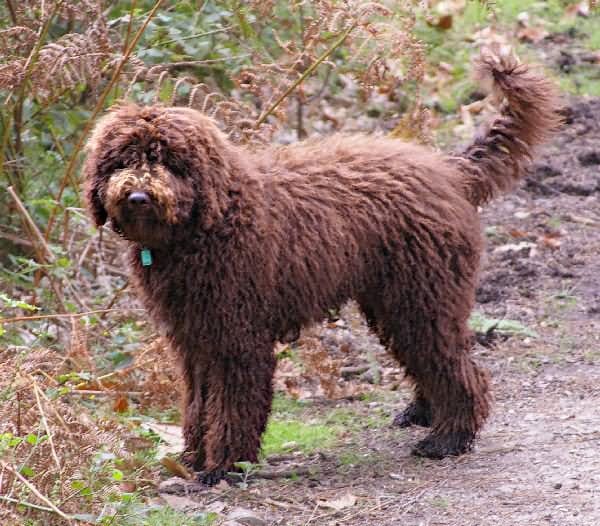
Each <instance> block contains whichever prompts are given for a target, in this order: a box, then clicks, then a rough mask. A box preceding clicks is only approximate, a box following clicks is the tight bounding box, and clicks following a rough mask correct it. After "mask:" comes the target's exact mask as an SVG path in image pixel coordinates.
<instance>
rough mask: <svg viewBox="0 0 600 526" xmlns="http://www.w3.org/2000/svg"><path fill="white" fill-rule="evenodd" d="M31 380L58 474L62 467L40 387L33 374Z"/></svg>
mask: <svg viewBox="0 0 600 526" xmlns="http://www.w3.org/2000/svg"><path fill="white" fill-rule="evenodd" d="M30 379H31V380H32V382H33V394H34V395H35V401H36V403H37V406H38V409H39V410H40V418H41V420H42V425H43V426H44V429H45V430H46V434H47V435H48V444H50V451H51V452H52V458H53V459H54V463H55V464H56V469H57V470H58V476H59V477H60V474H61V472H62V467H61V466H60V460H59V459H58V455H57V454H56V449H55V447H54V440H53V439H52V432H51V431H50V426H49V425H48V420H47V418H46V412H45V411H44V407H43V405H42V401H41V400H40V395H39V391H40V388H39V386H38V384H37V382H36V381H35V378H34V377H33V376H31V377H30Z"/></svg>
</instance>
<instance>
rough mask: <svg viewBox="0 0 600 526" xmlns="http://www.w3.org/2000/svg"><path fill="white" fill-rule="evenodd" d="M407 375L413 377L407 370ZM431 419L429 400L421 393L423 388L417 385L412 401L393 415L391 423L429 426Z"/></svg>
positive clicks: (406, 425) (403, 425) (401, 425)
mask: <svg viewBox="0 0 600 526" xmlns="http://www.w3.org/2000/svg"><path fill="white" fill-rule="evenodd" d="M407 376H409V377H411V378H414V376H413V375H411V374H410V373H408V372H407ZM432 419H433V412H432V410H431V402H430V401H429V400H428V399H427V397H426V396H425V393H423V390H422V389H421V388H420V387H419V386H418V385H417V386H416V387H415V395H414V398H413V399H412V401H411V402H410V403H409V404H408V405H407V406H406V408H405V409H404V411H401V412H400V413H398V414H397V415H396V416H395V417H394V422H393V425H395V426H398V427H410V426H422V427H430V426H431V423H432Z"/></svg>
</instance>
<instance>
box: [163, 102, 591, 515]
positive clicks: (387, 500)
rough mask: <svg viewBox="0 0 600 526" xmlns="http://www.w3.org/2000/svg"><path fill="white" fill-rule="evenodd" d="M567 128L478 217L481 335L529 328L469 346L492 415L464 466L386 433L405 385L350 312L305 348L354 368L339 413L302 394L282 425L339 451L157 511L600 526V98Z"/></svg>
mask: <svg viewBox="0 0 600 526" xmlns="http://www.w3.org/2000/svg"><path fill="white" fill-rule="evenodd" d="M567 120H568V125H567V127H566V128H565V129H564V131H563V132H562V133H561V134H560V136H559V137H557V139H556V140H555V141H554V143H553V144H552V145H551V146H549V147H547V148H546V149H545V150H544V151H543V152H542V154H541V155H540V157H539V158H538V160H537V161H536V163H535V166H534V169H533V170H532V173H531V175H530V176H529V177H528V178H527V180H526V182H525V184H524V185H522V187H521V188H520V189H519V190H517V191H516V192H514V193H512V194H511V195H508V196H506V197H504V198H501V199H498V200H496V201H495V202H494V203H492V204H490V205H489V206H487V207H486V208H485V210H484V211H483V212H482V223H483V226H484V229H485V234H486V238H487V251H486V255H485V258H484V265H483V271H482V276H481V283H480V287H479V289H478V293H477V301H478V304H477V307H476V311H477V312H478V314H479V317H480V318H481V319H483V320H484V321H487V322H488V325H493V321H491V320H493V319H501V320H504V321H505V322H507V320H510V322H508V325H509V326H510V325H511V324H512V325H513V326H517V327H521V329H522V330H521V331H520V334H514V333H513V334H512V335H510V336H509V335H506V334H502V331H501V330H500V328H501V327H502V325H498V326H497V329H498V330H493V329H492V330H490V331H489V333H488V337H484V338H479V341H478V343H477V344H476V345H475V348H474V355H475V358H476V360H477V361H478V362H479V363H480V364H481V365H482V366H483V367H485V368H486V369H488V370H489V371H490V372H491V375H492V378H493V391H494V396H495V403H494V410H493V414H492V416H491V418H490V419H489V421H488V422H487V424H486V426H485V427H484V429H483V431H482V432H481V435H480V437H479V439H478V440H477V441H476V443H475V447H474V449H473V451H472V452H471V453H469V454H466V455H464V456H462V457H460V458H447V459H444V460H442V461H433V460H424V459H421V458H415V457H413V456H411V455H410V448H411V446H412V445H413V444H414V443H415V442H416V441H418V440H419V439H420V438H422V437H423V436H424V435H425V433H426V430H425V429H423V428H418V427H417V428H413V429H409V430H400V429H395V428H392V427H391V426H390V423H391V421H392V418H393V415H394V414H395V413H396V412H397V411H398V410H400V409H402V408H403V406H404V405H405V404H406V402H407V401H408V400H409V398H410V387H409V385H408V384H406V383H405V382H404V381H403V380H402V376H401V375H400V374H399V372H398V371H396V370H395V369H394V363H393V361H392V360H391V359H390V358H389V357H387V356H386V355H385V353H384V351H383V349H381V347H379V346H378V344H377V343H376V342H375V340H374V338H373V337H372V336H370V335H368V334H367V332H366V329H365V327H364V324H363V323H362V321H361V320H360V318H359V317H358V315H357V313H356V309H355V308H353V306H352V305H350V306H347V307H346V308H345V309H343V310H342V312H341V314H340V319H339V320H338V321H337V322H335V321H330V322H327V323H324V324H323V326H322V327H321V328H318V329H312V330H311V331H309V333H308V334H305V335H303V337H302V338H301V340H300V348H302V347H305V348H306V347H310V346H311V345H312V346H313V347H314V346H317V347H318V346H321V347H323V348H325V349H326V350H327V353H328V356H330V357H331V359H332V360H335V359H339V361H340V363H341V364H342V366H343V367H344V368H345V369H343V371H346V372H347V373H348V374H347V376H348V377H350V375H351V374H352V372H353V369H352V368H353V367H356V366H358V367H356V371H357V372H360V371H363V374H362V377H361V376H358V377H354V379H349V380H348V381H347V382H344V381H342V380H340V381H339V382H338V383H337V384H336V385H334V386H331V385H330V386H327V385H325V389H326V390H327V388H329V389H333V391H335V390H338V391H340V392H345V394H346V396H341V397H338V398H339V399H338V400H337V401H336V400H333V401H332V400H331V399H328V398H327V397H321V398H319V397H316V398H315V397H312V398H311V397H309V396H306V398H307V400H305V401H303V402H298V403H296V404H291V403H288V404H287V406H285V407H284V409H283V416H282V414H281V409H280V414H279V418H282V417H286V416H287V417H290V418H293V419H295V420H300V421H305V422H318V423H324V424H325V425H331V426H336V429H337V439H336V441H335V443H334V445H332V446H330V447H324V448H317V449H318V451H314V450H313V452H312V453H306V454H303V453H302V452H299V451H296V452H294V451H293V450H294V446H295V444H294V443H293V442H292V443H291V444H290V445H289V446H288V448H289V449H290V452H289V454H276V455H271V456H268V455H267V458H266V462H267V463H268V465H269V466H270V469H271V474H270V475H267V476H268V477H272V476H273V474H272V471H273V470H275V471H276V472H277V471H279V472H283V473H287V474H291V475H292V476H291V477H287V478H285V477H276V478H274V479H273V478H268V479H266V478H263V477H261V473H260V472H259V473H258V474H252V473H250V476H249V477H248V480H247V484H241V486H242V487H238V485H231V486H225V487H221V488H216V489H213V490H210V491H209V492H204V493H200V494H197V495H194V494H193V493H194V486H193V485H191V486H189V485H188V486H177V485H175V486H170V489H169V485H168V484H167V485H165V486H164V487H163V490H164V491H166V492H167V493H168V492H171V493H175V494H176V495H170V494H167V493H163V498H165V499H167V501H168V502H169V504H171V505H172V506H174V507H179V508H180V509H185V510H188V511H190V510H194V509H198V510H199V509H202V510H206V509H213V510H215V511H218V512H219V514H222V515H223V516H227V515H228V513H230V512H231V510H232V509H233V510H234V512H233V515H230V517H231V518H234V517H235V516H236V513H237V514H238V515H237V516H238V517H242V518H241V519H239V521H240V522H241V523H245V524H269V525H271V524H272V525H289V526H292V525H310V524H312V525H325V524H328V525H329V524H331V525H334V524H340V525H357V526H358V525H365V526H366V525H374V526H375V525H377V526H383V525H404V526H412V525H414V526H417V525H423V526H425V525H444V526H450V525H457V526H475V525H486V526H490V525H498V526H500V525H507V526H508V525H511V526H512V525H528V526H534V525H536V526H537V525H540V526H541V525H556V526H565V525H577V526H594V525H598V524H600V456H599V455H598V451H599V450H600V411H599V410H598V407H600V386H599V380H600V280H599V279H598V276H600V258H599V257H598V254H600V139H599V138H600V100H597V99H596V100H594V99H588V100H583V99H574V100H571V101H569V110H568V117H567ZM517 332H519V331H517ZM307 353H308V352H307ZM373 359H375V360H376V362H377V364H378V366H377V367H378V370H379V373H380V375H381V382H380V383H379V385H376V386H373V385H372V384H371V383H369V381H372V377H371V376H369V374H368V373H369V364H372V363H373ZM361 364H367V366H365V367H364V368H362V369H361V367H360V365H361ZM282 369H283V371H280V373H279V376H278V382H279V384H281V385H287V387H288V391H289V390H290V385H291V383H290V379H293V378H295V380H294V386H293V388H294V389H296V391H297V393H296V394H300V397H301V398H302V397H303V396H304V395H306V391H307V390H310V389H312V388H313V387H314V386H312V385H304V384H303V382H308V383H309V384H310V380H309V379H308V376H307V375H305V376H304V377H303V376H302V375H300V377H298V376H297V375H295V373H293V372H290V371H287V372H286V371H285V367H283V368H282ZM286 378H287V380H286ZM298 378H300V379H298ZM303 378H304V379H303ZM313 379H314V378H313ZM322 383H323V382H322ZM325 384H326V382H325ZM338 394H339V393H338ZM280 405H281V404H280ZM284 405H285V404H284ZM275 416H276V417H277V409H276V411H275ZM174 488H175V489H174ZM186 491H187V492H188V495H187V496H182V495H183V494H184V493H186ZM236 507H242V508H243V510H241V511H240V510H239V509H237V510H235V508H236ZM244 510H245V511H244ZM240 513H241V515H240ZM244 513H245V514H246V515H244ZM244 516H245V518H243V517H244ZM244 521H246V522H244ZM253 521H254V522H253ZM229 524H235V522H230V523H229Z"/></svg>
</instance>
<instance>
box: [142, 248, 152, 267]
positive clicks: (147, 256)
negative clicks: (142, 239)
mask: <svg viewBox="0 0 600 526" xmlns="http://www.w3.org/2000/svg"><path fill="white" fill-rule="evenodd" d="M140 260H141V262H142V267H149V266H150V265H152V252H151V251H150V249H149V248H142V250H140Z"/></svg>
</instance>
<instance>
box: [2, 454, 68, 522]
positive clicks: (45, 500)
mask: <svg viewBox="0 0 600 526" xmlns="http://www.w3.org/2000/svg"><path fill="white" fill-rule="evenodd" d="M0 466H2V467H3V468H4V469H6V470H7V471H10V472H11V473H12V474H13V475H14V476H15V477H16V478H17V479H19V481H20V482H21V483H22V484H23V485H24V486H25V487H26V488H27V489H28V490H29V491H31V493H33V494H34V495H35V496H36V497H37V498H38V499H40V500H41V501H42V502H43V503H44V504H46V505H47V506H48V508H50V510H51V511H53V512H54V513H56V514H57V515H58V516H59V517H61V518H63V519H65V520H66V521H69V522H70V521H71V520H72V517H70V516H69V515H67V514H66V513H64V512H63V511H61V510H59V509H58V508H57V507H56V506H55V505H54V504H53V503H52V501H51V500H50V499H49V498H48V497H46V496H45V495H44V494H43V493H41V492H40V491H39V490H38V489H37V488H36V487H35V486H34V485H33V484H32V483H31V482H29V481H28V480H27V479H26V478H25V477H24V476H23V475H21V474H20V473H19V470H18V469H15V468H14V467H12V466H11V465H9V464H7V463H6V462H4V461H3V460H0Z"/></svg>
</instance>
